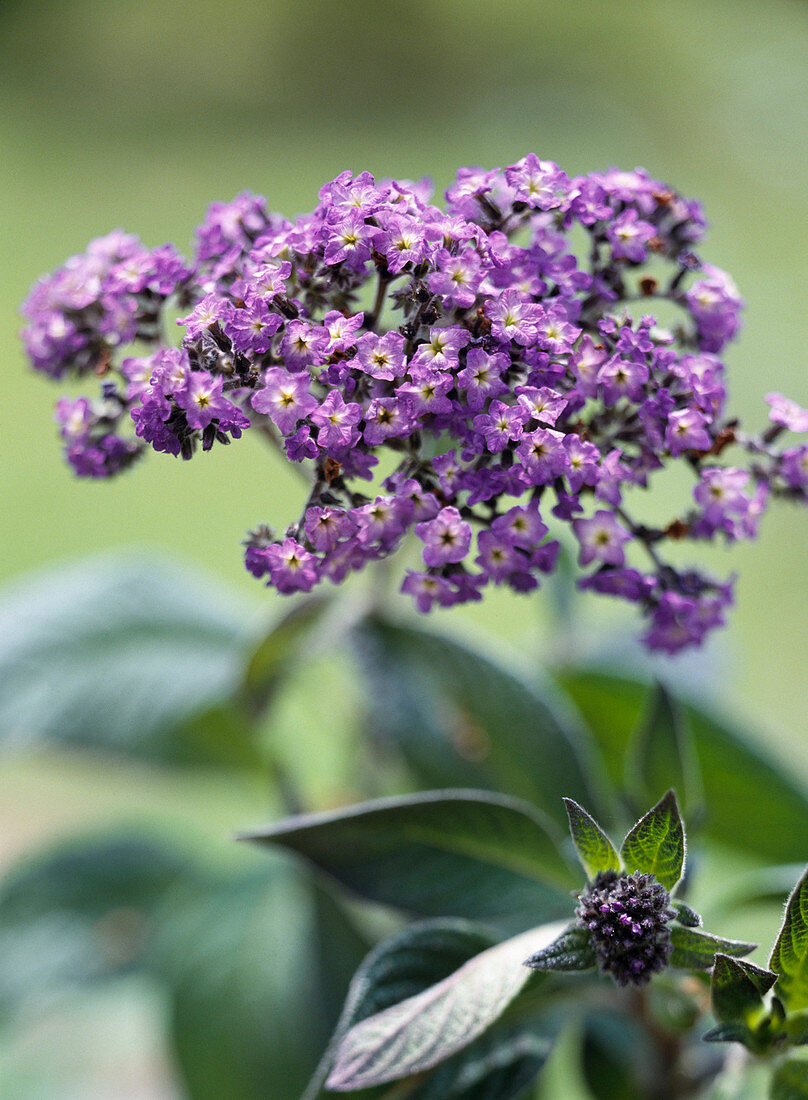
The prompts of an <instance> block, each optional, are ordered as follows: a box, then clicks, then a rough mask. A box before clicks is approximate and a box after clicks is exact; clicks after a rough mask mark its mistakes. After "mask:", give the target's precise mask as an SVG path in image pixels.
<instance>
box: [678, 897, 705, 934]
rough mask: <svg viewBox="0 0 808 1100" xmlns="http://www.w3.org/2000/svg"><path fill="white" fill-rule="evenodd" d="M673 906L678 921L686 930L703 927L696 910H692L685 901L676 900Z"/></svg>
mask: <svg viewBox="0 0 808 1100" xmlns="http://www.w3.org/2000/svg"><path fill="white" fill-rule="evenodd" d="M671 905H672V906H673V908H674V909H675V910H676V919H677V920H678V921H679V923H680V924H683V925H684V926H685V928H700V927H701V917H700V916H699V914H698V913H697V912H696V911H695V909H691V908H690V906H689V905H685V903H684V902H683V901H676V900H675V899H674V900H673V901H672V902H671Z"/></svg>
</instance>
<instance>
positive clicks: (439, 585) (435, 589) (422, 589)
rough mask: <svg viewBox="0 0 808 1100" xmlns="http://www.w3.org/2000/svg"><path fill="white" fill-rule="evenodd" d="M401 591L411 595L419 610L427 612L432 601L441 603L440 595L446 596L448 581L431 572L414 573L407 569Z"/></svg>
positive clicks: (430, 607) (430, 608)
mask: <svg viewBox="0 0 808 1100" xmlns="http://www.w3.org/2000/svg"><path fill="white" fill-rule="evenodd" d="M401 591H402V592H406V593H407V595H409V596H412V597H413V599H414V600H415V606H416V607H417V608H418V610H419V611H423V612H427V611H431V610H432V605H433V604H434V603H442V602H443V600H442V597H443V598H444V599H445V598H446V597H447V596H448V593H449V582H448V581H447V580H445V579H444V578H443V577H440V576H437V575H435V574H433V573H416V572H414V571H413V570H412V569H408V570H407V575H406V577H405V578H404V581H403V583H402V585H401Z"/></svg>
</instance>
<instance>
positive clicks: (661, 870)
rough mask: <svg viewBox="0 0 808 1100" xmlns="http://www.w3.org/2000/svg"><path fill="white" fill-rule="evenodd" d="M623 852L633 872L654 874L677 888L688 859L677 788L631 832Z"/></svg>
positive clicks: (668, 887) (627, 866)
mask: <svg viewBox="0 0 808 1100" xmlns="http://www.w3.org/2000/svg"><path fill="white" fill-rule="evenodd" d="M620 855H621V856H622V859H623V863H624V865H625V867H626V870H627V871H628V872H629V874H631V873H633V872H634V871H643V872H646V873H648V874H652V875H654V876H655V877H656V878H657V879H658V881H659V882H661V883H662V885H663V886H664V887H665V889H666V890H668V891H671V890H673V888H674V886H676V884H677V882H678V881H679V879H680V878H681V877H682V871H683V868H684V862H685V833H684V828H683V826H682V819H681V817H680V816H679V807H678V806H677V805H676V795H675V794H674V793H673V791H668V792H667V793H666V794H665V795H663V797H662V798H661V799H660V801H659V802H658V803H657V804H656V806H654V807H653V809H650V810H649V811H648V813H647V814H646V815H645V816H644V817H642V818H640V820H639V821H638V822H637V824H636V825H635V826H634V827H633V828H632V829H631V830H630V831H629V833H628V835H627V837H626V839H625V840H624V841H623V846H622V848H621V849H620Z"/></svg>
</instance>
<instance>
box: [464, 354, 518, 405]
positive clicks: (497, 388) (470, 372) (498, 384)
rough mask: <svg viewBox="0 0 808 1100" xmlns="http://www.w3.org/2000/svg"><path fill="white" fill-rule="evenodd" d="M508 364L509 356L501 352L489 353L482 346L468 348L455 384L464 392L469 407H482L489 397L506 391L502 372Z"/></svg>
mask: <svg viewBox="0 0 808 1100" xmlns="http://www.w3.org/2000/svg"><path fill="white" fill-rule="evenodd" d="M510 365H511V360H510V356H508V355H505V354H504V353H502V352H496V353H495V354H494V355H489V353H488V352H486V351H484V350H483V349H482V348H469V351H468V353H467V355H466V365H465V367H464V368H463V370H461V371H460V372H459V373H458V375H457V386H458V389H460V390H461V391H463V392H464V393H465V394H466V401H467V403H468V407H469V408H470V409H472V410H475V411H477V410H479V409H482V407H483V405H484V404H485V402H486V401H487V400H488V399H489V398H490V397H499V396H500V395H501V394H503V393H507V392H508V387H507V385H506V383H505V382H503V381H502V374H503V372H504V371H505V370H507V368H508V367H509V366H510Z"/></svg>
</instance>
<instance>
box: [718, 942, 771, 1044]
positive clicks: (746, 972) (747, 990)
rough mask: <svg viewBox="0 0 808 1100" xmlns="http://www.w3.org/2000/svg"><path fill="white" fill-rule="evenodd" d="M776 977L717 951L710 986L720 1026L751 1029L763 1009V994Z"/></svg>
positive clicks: (769, 972) (751, 964)
mask: <svg viewBox="0 0 808 1100" xmlns="http://www.w3.org/2000/svg"><path fill="white" fill-rule="evenodd" d="M776 978H777V975H776V974H772V973H771V971H768V970H761V968H760V967H758V966H755V965H754V964H753V963H750V962H743V961H739V960H738V959H733V958H732V957H731V956H729V955H725V954H723V953H721V952H718V953H717V954H716V956H715V965H714V967H713V976H712V983H711V990H712V1007H713V1013H714V1015H715V1017H716V1019H717V1020H720V1021H721V1022H722V1023H737V1022H741V1023H744V1024H748V1025H750V1026H754V1024H756V1023H757V1017H758V1016H759V1015H760V1014H761V1012H762V1011H763V1010H764V1004H763V995H764V994H766V993H768V991H769V990H770V989H771V987H772V986H773V985H774V983H775V981H776Z"/></svg>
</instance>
